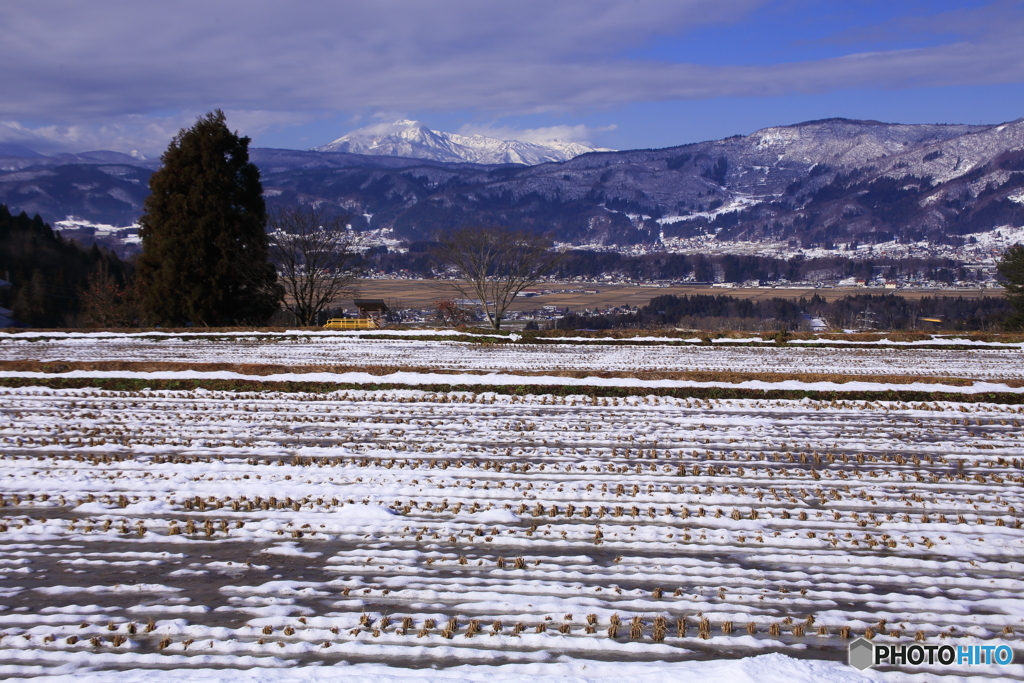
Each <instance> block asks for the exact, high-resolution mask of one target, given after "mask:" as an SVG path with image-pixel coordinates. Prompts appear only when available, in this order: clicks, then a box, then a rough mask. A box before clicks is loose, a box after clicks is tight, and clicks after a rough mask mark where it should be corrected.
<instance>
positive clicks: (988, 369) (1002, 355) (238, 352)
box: [0, 332, 1024, 380]
mask: <svg viewBox="0 0 1024 683" xmlns="http://www.w3.org/2000/svg"><path fill="white" fill-rule="evenodd" d="M647 341H648V342H662V343H655V344H653V345H643V344H640V343H633V344H622V345H618V344H616V345H612V344H590V345H584V344H573V343H562V344H525V343H517V344H500V345H493V344H491V345H487V344H479V343H472V342H461V341H431V340H422V339H401V338H398V339H382V338H378V337H375V336H374V335H372V334H366V333H363V334H362V335H358V334H352V333H344V332H338V333H313V334H309V333H295V334H273V335H268V334H252V335H241V336H231V335H210V336H200V335H194V336H190V335H174V334H168V335H159V334H156V335H152V334H136V335H130V334H111V335H108V336H95V335H80V336H68V335H53V336H50V337H35V336H28V335H25V334H21V335H9V336H7V337H5V338H4V339H3V343H2V345H0V360H25V359H31V360H41V361H65V362H80V361H126V362H152V361H162V362H178V363H247V364H280V365H307V366H310V365H312V366H325V365H326V366H337V365H346V366H384V367H396V366H397V367H401V366H405V367H413V368H429V369H437V370H457V371H498V370H505V371H538V370H540V371H548V372H550V371H566V370H569V371H613V372H616V371H617V372H641V371H660V372H666V371H668V372H686V371H726V372H777V373H833V374H842V375H850V374H881V375H888V374H904V375H915V376H922V377H936V376H944V377H964V378H977V379H1004V380H1005V379H1021V378H1024V345H1022V344H1015V345H1004V344H993V345H986V344H980V343H975V344H974V348H969V349H956V350H954V349H934V348H931V349H929V348H916V347H914V346H911V347H909V348H906V347H901V346H898V345H897V346H893V345H878V346H875V347H871V348H845V347H844V346H842V345H838V346H835V347H826V348H818V347H812V348H806V347H805V346H804V345H800V344H799V343H796V344H790V345H786V346H779V347H776V346H761V347H751V346H738V345H736V344H734V343H730V341H729V340H720V341H719V342H718V343H716V344H715V345H714V346H701V345H697V344H686V345H669V344H665V343H663V342H664V341H665V340H664V339H658V338H649V339H648V340H647ZM698 341H699V340H698ZM940 342H945V343H947V344H950V345H952V344H953V343H960V344H963V343H964V342H963V340H951V339H943V340H938V341H936V342H931V343H933V344H934V343H940Z"/></svg>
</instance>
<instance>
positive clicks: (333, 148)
mask: <svg viewBox="0 0 1024 683" xmlns="http://www.w3.org/2000/svg"><path fill="white" fill-rule="evenodd" d="M313 151H314V152H348V153H351V154H370V155H378V156H391V157H409V158H412V159H430V160H431V161H448V162H454V163H459V162H467V161H468V162H470V163H475V164H524V165H527V166H534V165H536V164H544V163H547V162H551V161H568V160H569V159H572V158H573V157H578V156H579V155H581V154H586V153H587V152H597V151H600V152H611V151H613V150H610V149H598V148H594V147H587V146H586V145H581V144H578V143H575V142H564V141H561V140H552V141H549V142H545V143H544V144H537V143H533V142H521V141H519V140H498V139H495V138H488V137H484V136H483V135H458V134H457V133H444V132H441V131H438V130H430V129H429V128H427V127H426V126H424V125H422V124H420V123H419V122H418V121H404V120H403V121H395V122H394V123H381V124H377V125H373V126H367V127H365V128H360V129H358V130H354V131H352V132H351V133H348V134H347V135H343V136H342V137H340V138H338V139H337V140H335V141H334V142H332V143H330V144H327V145H324V146H323V147H315V148H313Z"/></svg>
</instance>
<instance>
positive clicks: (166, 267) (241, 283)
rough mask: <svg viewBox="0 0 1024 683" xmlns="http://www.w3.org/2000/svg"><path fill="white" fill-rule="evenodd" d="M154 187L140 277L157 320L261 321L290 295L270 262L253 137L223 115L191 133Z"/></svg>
mask: <svg viewBox="0 0 1024 683" xmlns="http://www.w3.org/2000/svg"><path fill="white" fill-rule="evenodd" d="M161 160H162V161H163V167H162V168H161V169H160V170H159V171H157V172H156V173H154V174H153V176H152V178H151V179H150V181H149V187H150V190H151V191H152V193H151V194H150V196H149V197H148V198H147V199H146V204H145V214H144V215H143V216H142V218H141V219H140V220H139V224H140V231H139V234H140V235H141V236H142V247H143V251H142V255H141V256H140V257H139V264H138V272H137V276H138V278H139V285H140V290H141V293H142V308H143V310H144V313H145V315H146V317H147V319H148V321H149V322H152V323H158V324H172V325H173V324H181V323H185V322H191V323H192V324H195V325H203V326H223V325H232V324H234V325H241V324H251V325H255V324H261V323H263V322H265V321H266V320H267V318H269V317H270V315H271V314H272V313H273V312H274V311H276V310H277V308H278V302H279V301H280V298H281V297H280V295H281V290H280V287H279V286H278V285H277V275H276V273H275V271H274V267H273V265H271V264H270V263H269V262H268V260H267V244H268V240H267V234H266V230H265V226H266V222H267V211H266V205H265V204H264V202H263V186H262V185H261V184H260V172H259V169H257V168H256V166H255V164H252V163H250V161H249V138H247V137H239V136H238V134H237V133H232V132H231V131H230V130H229V129H228V127H227V124H226V123H225V121H224V112H222V111H220V110H219V109H218V110H217V111H214V112H212V113H209V114H207V115H206V116H203V117H201V118H200V119H199V120H197V121H196V124H195V125H194V126H192V127H191V128H189V129H187V130H185V129H183V130H182V131H181V132H179V133H178V135H177V136H176V137H175V138H174V140H173V141H172V142H171V144H170V146H169V147H168V148H167V151H166V152H164V155H163V157H161Z"/></svg>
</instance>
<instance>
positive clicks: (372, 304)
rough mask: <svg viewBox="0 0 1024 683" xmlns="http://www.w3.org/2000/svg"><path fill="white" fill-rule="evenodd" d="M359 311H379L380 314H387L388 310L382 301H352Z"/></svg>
mask: <svg viewBox="0 0 1024 683" xmlns="http://www.w3.org/2000/svg"><path fill="white" fill-rule="evenodd" d="M352 303H354V304H355V305H356V308H358V309H359V310H360V311H380V312H381V313H387V312H388V311H389V310H391V309H389V308H388V305H387V304H386V303H384V299H354V300H353V302H352Z"/></svg>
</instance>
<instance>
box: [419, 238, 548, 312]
mask: <svg viewBox="0 0 1024 683" xmlns="http://www.w3.org/2000/svg"><path fill="white" fill-rule="evenodd" d="M436 241H437V247H436V248H435V251H434V253H435V256H436V257H437V258H438V259H439V260H440V261H441V262H442V263H444V264H445V265H447V266H448V267H449V268H452V269H454V270H455V271H456V272H457V274H458V276H459V279H458V280H452V281H449V282H447V283H446V284H447V285H448V286H449V287H451V288H452V289H454V290H455V291H457V292H458V293H459V294H461V295H462V297H463V298H465V299H477V300H479V301H480V305H481V307H482V308H483V310H484V314H485V315H486V316H487V322H488V323H490V325H491V327H492V328H493V329H495V330H498V329H501V321H502V319H503V318H504V317H505V311H506V310H508V307H509V306H510V305H511V304H512V301H513V300H515V298H516V295H517V294H519V292H521V291H523V289H525V288H526V287H529V286H530V285H533V284H536V283H537V282H538V281H539V280H540V279H541V278H542V277H543V276H544V275H545V274H547V273H548V272H550V271H551V269H552V267H553V266H554V265H555V264H556V263H557V262H558V261H559V260H560V259H561V258H562V256H563V253H564V252H559V251H554V250H553V249H552V242H551V240H550V239H548V238H546V237H543V236H540V235H534V234H531V233H528V232H522V231H519V230H510V229H508V228H499V227H474V226H467V227H463V228H458V229H456V230H452V231H450V232H445V233H443V234H440V235H438V236H437V237H436Z"/></svg>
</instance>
